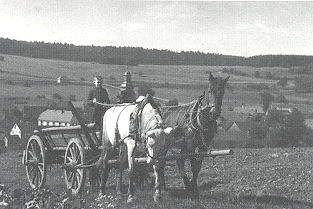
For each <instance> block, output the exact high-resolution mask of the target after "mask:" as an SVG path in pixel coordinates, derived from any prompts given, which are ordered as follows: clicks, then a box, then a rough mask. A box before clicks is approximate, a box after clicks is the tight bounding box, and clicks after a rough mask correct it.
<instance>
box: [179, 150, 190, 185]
mask: <svg viewBox="0 0 313 209" xmlns="http://www.w3.org/2000/svg"><path fill="white" fill-rule="evenodd" d="M180 153H181V155H183V154H186V153H187V148H186V147H183V148H182V149H181V152H180ZM185 160H186V159H183V158H180V159H178V160H177V161H176V163H177V167H178V171H179V173H180V176H181V178H182V179H183V181H184V184H185V189H186V190H190V181H189V179H188V176H187V173H186V171H185Z"/></svg>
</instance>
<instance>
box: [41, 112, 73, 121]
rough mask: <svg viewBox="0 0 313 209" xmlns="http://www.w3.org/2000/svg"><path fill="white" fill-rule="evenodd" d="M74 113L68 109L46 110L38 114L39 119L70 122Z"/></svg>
mask: <svg viewBox="0 0 313 209" xmlns="http://www.w3.org/2000/svg"><path fill="white" fill-rule="evenodd" d="M72 119H73V113H72V112H71V111H67V110H46V111H44V112H42V113H41V114H40V115H39V116H38V120H41V121H51V122H64V123H70V122H71V121H72Z"/></svg>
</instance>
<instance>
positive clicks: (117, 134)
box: [115, 105, 128, 144]
mask: <svg viewBox="0 0 313 209" xmlns="http://www.w3.org/2000/svg"><path fill="white" fill-rule="evenodd" d="M126 107H128V105H126V106H125V107H124V108H123V109H122V111H121V112H120V113H119V114H118V116H117V119H116V125H115V140H116V141H117V142H118V143H117V144H119V143H121V142H122V140H124V139H121V135H120V131H119V130H118V119H119V118H120V115H121V114H122V112H123V111H124V110H125V108H126Z"/></svg>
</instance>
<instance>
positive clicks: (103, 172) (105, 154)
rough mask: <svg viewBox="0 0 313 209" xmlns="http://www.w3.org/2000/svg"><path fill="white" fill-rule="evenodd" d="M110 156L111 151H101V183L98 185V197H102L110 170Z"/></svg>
mask: <svg viewBox="0 0 313 209" xmlns="http://www.w3.org/2000/svg"><path fill="white" fill-rule="evenodd" d="M110 155H111V151H110V150H109V149H108V150H103V155H102V157H103V159H102V160H103V162H102V167H103V168H102V170H101V171H100V175H101V183H100V195H103V194H104V192H105V185H106V183H107V181H108V177H109V173H110V168H109V164H108V160H109V157H110Z"/></svg>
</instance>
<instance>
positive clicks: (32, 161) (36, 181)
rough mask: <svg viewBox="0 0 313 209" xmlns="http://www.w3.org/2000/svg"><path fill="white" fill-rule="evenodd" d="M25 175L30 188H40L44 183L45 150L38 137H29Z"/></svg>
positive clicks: (45, 170) (45, 171)
mask: <svg viewBox="0 0 313 209" xmlns="http://www.w3.org/2000/svg"><path fill="white" fill-rule="evenodd" d="M25 158H26V159H25V164H26V174H27V178H28V181H29V184H30V186H31V187H32V188H41V187H42V186H43V185H44V184H45V181H46V173H47V169H46V164H45V148H44V145H43V142H42V140H41V139H40V137H39V136H36V135H34V136H31V137H30V138H29V140H28V143H27V146H26V155H25Z"/></svg>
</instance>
